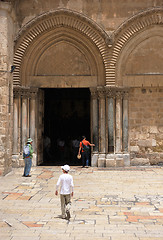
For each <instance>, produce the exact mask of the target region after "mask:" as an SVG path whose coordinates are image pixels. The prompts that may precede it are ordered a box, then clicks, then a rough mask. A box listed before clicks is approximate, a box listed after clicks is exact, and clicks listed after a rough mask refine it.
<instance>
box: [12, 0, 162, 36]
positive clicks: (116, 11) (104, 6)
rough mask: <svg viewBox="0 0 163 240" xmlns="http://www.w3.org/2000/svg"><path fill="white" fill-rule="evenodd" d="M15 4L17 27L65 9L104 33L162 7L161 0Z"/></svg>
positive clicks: (65, 0)
mask: <svg viewBox="0 0 163 240" xmlns="http://www.w3.org/2000/svg"><path fill="white" fill-rule="evenodd" d="M15 2H16V6H15V9H16V15H17V19H18V26H19V27H22V26H23V25H25V24H26V23H27V22H28V21H30V20H31V19H33V18H34V17H36V16H38V15H40V14H42V13H45V12H48V11H54V10H57V9H61V8H65V9H70V10H72V11H77V12H79V13H82V14H84V15H86V16H88V17H89V18H90V19H92V20H94V21H95V22H96V23H97V24H99V25H100V26H101V27H102V28H103V29H104V30H105V31H106V32H110V31H113V30H115V29H116V28H117V27H119V25H120V24H121V23H122V22H124V21H125V20H126V19H127V18H130V17H132V16H133V15H135V14H136V13H138V12H140V11H143V10H144V9H148V8H152V7H156V6H159V7H161V6H163V2H162V0H150V1H149V0H143V1H142V0H134V3H133V0H127V1H126V0H121V1H120V0H114V1H112V0H100V1H99V0H55V1H54V0H46V1H45V0H39V1H38V0H37V1H36V0H23V1H15Z"/></svg>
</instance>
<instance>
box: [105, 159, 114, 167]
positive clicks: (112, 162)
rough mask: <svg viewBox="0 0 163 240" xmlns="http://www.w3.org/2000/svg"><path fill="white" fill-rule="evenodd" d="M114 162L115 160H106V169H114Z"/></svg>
mask: <svg viewBox="0 0 163 240" xmlns="http://www.w3.org/2000/svg"><path fill="white" fill-rule="evenodd" d="M115 166H116V160H115V159H106V167H115Z"/></svg>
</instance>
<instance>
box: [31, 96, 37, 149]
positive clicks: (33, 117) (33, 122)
mask: <svg viewBox="0 0 163 240" xmlns="http://www.w3.org/2000/svg"><path fill="white" fill-rule="evenodd" d="M29 115H30V120H29V121H30V137H31V138H32V139H33V149H34V150H35V145H36V141H35V128H36V122H35V117H36V100H35V97H34V96H32V98H31V99H30V114H29Z"/></svg>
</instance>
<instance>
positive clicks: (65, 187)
mask: <svg viewBox="0 0 163 240" xmlns="http://www.w3.org/2000/svg"><path fill="white" fill-rule="evenodd" d="M61 168H62V171H63V174H61V175H60V177H59V179H58V181H57V184H56V191H55V195H56V196H57V195H58V189H59V186H60V200H61V212H62V218H63V219H67V220H69V219H70V217H71V216H70V207H71V196H72V197H73V192H74V190H73V189H74V183H73V177H72V176H71V175H70V174H69V171H70V167H69V165H64V166H62V167H61Z"/></svg>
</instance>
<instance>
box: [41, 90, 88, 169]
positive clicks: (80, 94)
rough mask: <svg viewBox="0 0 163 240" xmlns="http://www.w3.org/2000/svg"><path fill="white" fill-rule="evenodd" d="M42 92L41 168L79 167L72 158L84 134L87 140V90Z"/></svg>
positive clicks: (75, 159) (74, 158)
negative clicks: (42, 145)
mask: <svg viewBox="0 0 163 240" xmlns="http://www.w3.org/2000/svg"><path fill="white" fill-rule="evenodd" d="M44 91H45V92H44V94H45V102H44V159H43V165H51V166H53V165H63V164H69V165H81V160H78V159H77V157H76V156H77V152H78V146H79V141H81V137H82V136H83V135H85V136H86V137H87V139H88V140H90V91H89V89H88V88H71V89H61V88H59V89H45V90H44ZM48 143H50V144H49V145H48Z"/></svg>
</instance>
